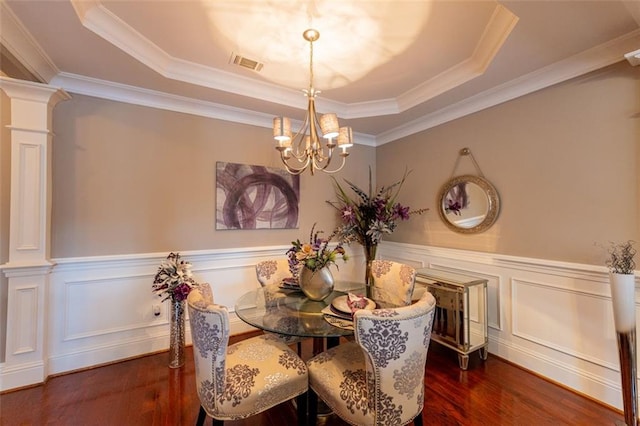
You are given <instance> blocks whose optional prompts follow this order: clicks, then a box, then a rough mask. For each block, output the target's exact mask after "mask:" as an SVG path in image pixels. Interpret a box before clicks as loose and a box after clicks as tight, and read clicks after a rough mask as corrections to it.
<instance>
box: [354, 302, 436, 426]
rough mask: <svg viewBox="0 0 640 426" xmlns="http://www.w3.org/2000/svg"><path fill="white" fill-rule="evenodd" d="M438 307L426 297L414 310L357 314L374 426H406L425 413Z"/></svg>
mask: <svg viewBox="0 0 640 426" xmlns="http://www.w3.org/2000/svg"><path fill="white" fill-rule="evenodd" d="M435 307H436V300H435V298H434V297H433V295H432V294H431V293H429V292H425V293H424V294H423V296H422V298H420V300H418V301H417V302H416V303H414V304H413V305H409V306H403V307H399V308H393V309H376V310H373V311H367V310H360V311H357V312H356V313H355V314H354V326H355V341H356V343H357V344H358V345H359V346H360V347H361V348H362V350H363V352H364V354H365V368H366V382H367V388H368V390H369V392H368V395H369V408H370V410H371V412H372V413H373V414H374V417H375V421H374V423H373V424H374V425H389V424H406V423H408V422H410V421H411V420H412V419H413V418H415V417H416V416H417V415H418V414H419V413H421V412H422V408H423V405H424V374H425V365H426V362H427V351H428V349H429V342H430V341H431V328H432V326H433V317H434V312H435Z"/></svg>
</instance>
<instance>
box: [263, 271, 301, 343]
mask: <svg viewBox="0 0 640 426" xmlns="http://www.w3.org/2000/svg"><path fill="white" fill-rule="evenodd" d="M256 277H257V278H258V282H259V283H260V285H261V286H262V287H276V286H278V285H280V284H281V283H282V280H283V279H285V278H289V277H291V270H290V269H289V261H288V260H287V259H278V260H263V261H261V262H258V263H257V264H256ZM270 294H273V293H270ZM280 295H281V296H284V295H283V294H282V293H280ZM265 296H266V294H265ZM265 333H269V334H273V335H274V336H278V338H279V339H280V340H282V341H283V342H284V343H286V344H287V345H292V344H294V343H295V344H296V345H297V349H298V355H300V354H301V353H302V341H303V340H304V339H305V338H304V337H299V336H290V335H287V334H279V333H270V332H265Z"/></svg>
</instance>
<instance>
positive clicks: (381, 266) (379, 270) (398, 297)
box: [371, 259, 416, 306]
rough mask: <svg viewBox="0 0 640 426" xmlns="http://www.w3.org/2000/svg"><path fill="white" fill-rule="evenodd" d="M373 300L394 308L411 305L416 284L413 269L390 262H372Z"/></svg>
mask: <svg viewBox="0 0 640 426" xmlns="http://www.w3.org/2000/svg"><path fill="white" fill-rule="evenodd" d="M371 275H372V277H373V287H372V289H371V292H372V295H373V299H374V300H376V301H378V302H386V303H389V304H390V305H394V306H406V305H410V304H411V298H412V296H413V289H414V287H415V284H416V270H415V268H414V267H412V266H409V265H405V264H403V263H398V262H393V261H391V260H380V259H379V260H374V261H373V262H372V263H371Z"/></svg>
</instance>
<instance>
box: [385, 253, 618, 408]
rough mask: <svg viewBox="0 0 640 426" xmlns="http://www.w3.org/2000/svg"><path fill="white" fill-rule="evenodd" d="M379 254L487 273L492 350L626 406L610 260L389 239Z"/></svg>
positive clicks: (606, 401) (469, 272) (607, 401)
mask: <svg viewBox="0 0 640 426" xmlns="http://www.w3.org/2000/svg"><path fill="white" fill-rule="evenodd" d="M378 255H379V257H383V258H388V259H393V260H396V261H399V262H405V263H408V264H411V265H413V266H417V267H427V268H432V269H437V270H444V271H450V272H456V273H463V274H467V275H474V276H478V277H480V278H485V279H487V280H488V298H489V301H488V309H489V313H488V316H489V352H490V353H492V354H494V355H497V356H500V357H502V358H504V359H507V360H509V361H511V362H513V363H515V364H518V365H520V366H522V367H523V368H526V369H529V370H531V371H533V372H535V373H537V374H540V375H542V376H544V377H547V378H548V379H550V380H552V381H554V382H557V383H560V384H562V385H564V386H567V387H569V388H572V389H574V390H575V391H577V392H579V393H582V394H585V395H587V396H589V397H591V398H594V399H597V400H599V401H601V402H603V403H604V404H607V405H610V406H613V407H615V408H617V409H620V410H621V409H622V391H621V389H620V373H619V363H618V349H617V343H616V337H615V329H614V326H613V312H612V306H611V297H610V289H609V278H608V271H607V269H606V268H605V267H604V266H602V267H601V266H594V265H583V264H573V263H563V262H557V261H545V260H544V259H527V258H518V257H513V256H504V255H498V254H490V253H479V252H470V251H464V250H453V249H446V248H438V247H429V246H418V245H412V244H402V243H391V242H386V243H383V244H382V245H381V247H380V249H379V250H378ZM454 356H455V354H454V353H453V352H452V357H454ZM472 356H479V355H475V354H472Z"/></svg>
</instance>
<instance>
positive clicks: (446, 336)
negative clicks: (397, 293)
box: [414, 268, 489, 370]
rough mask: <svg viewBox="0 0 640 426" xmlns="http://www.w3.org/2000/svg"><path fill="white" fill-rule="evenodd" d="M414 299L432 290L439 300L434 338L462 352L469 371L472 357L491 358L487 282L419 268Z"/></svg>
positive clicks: (461, 362) (462, 361) (464, 366)
mask: <svg viewBox="0 0 640 426" xmlns="http://www.w3.org/2000/svg"><path fill="white" fill-rule="evenodd" d="M415 289H416V290H415V291H414V298H415V297H419V295H420V294H421V292H422V291H425V290H426V291H429V292H430V293H431V294H433V296H434V297H435V298H436V313H435V318H434V322H433V330H432V332H431V339H432V340H435V341H436V342H438V343H440V344H442V345H444V346H447V347H449V348H451V349H453V350H455V351H456V352H458V364H459V365H460V368H461V369H463V370H466V369H467V367H468V365H469V354H470V353H472V352H474V351H479V354H480V358H482V359H483V360H486V359H487V355H488V345H489V337H488V326H487V280H486V279H480V278H477V277H473V276H470V275H462V274H454V273H451V272H444V271H437V270H434V269H428V268H424V269H418V271H417V273H416V286H415Z"/></svg>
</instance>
